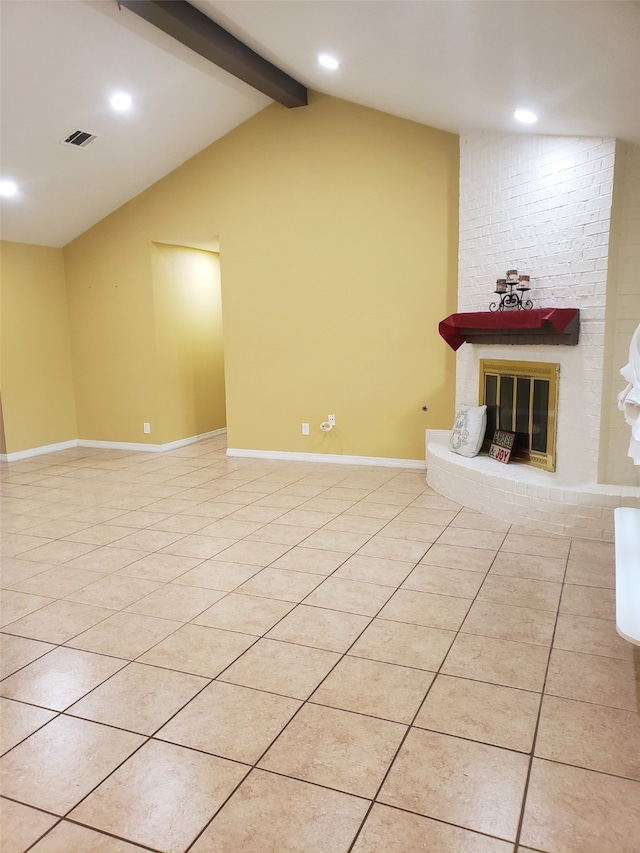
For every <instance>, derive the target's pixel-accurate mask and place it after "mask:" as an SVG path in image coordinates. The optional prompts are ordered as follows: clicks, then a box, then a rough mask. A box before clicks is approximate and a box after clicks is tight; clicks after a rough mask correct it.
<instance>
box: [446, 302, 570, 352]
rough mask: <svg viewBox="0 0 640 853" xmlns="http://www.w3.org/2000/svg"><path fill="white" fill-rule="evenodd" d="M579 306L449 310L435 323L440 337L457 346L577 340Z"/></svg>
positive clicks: (560, 342) (568, 342)
mask: <svg viewBox="0 0 640 853" xmlns="http://www.w3.org/2000/svg"><path fill="white" fill-rule="evenodd" d="M579 329H580V309H578V308H532V309H531V310H530V311H477V312H475V313H468V314H451V315H450V316H449V317H446V318H445V319H444V320H442V321H441V322H440V323H439V325H438V331H439V332H440V335H441V337H443V338H444V339H445V341H446V342H447V343H448V344H449V346H450V347H451V348H452V349H454V350H457V349H458V348H459V347H461V346H462V344H463V343H465V341H466V342H468V343H473V344H565V345H566V344H568V345H574V344H577V343H578V334H579Z"/></svg>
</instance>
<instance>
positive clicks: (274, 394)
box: [64, 95, 458, 459]
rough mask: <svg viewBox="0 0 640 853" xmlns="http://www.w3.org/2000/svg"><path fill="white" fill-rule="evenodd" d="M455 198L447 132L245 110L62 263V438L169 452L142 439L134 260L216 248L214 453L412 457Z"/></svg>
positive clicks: (150, 415)
mask: <svg viewBox="0 0 640 853" xmlns="http://www.w3.org/2000/svg"><path fill="white" fill-rule="evenodd" d="M457 193H458V138H457V137H456V136H454V135H452V134H447V133H444V132H442V131H437V130H433V129H431V128H428V127H424V126H422V125H418V124H415V123H412V122H409V121H405V120H402V119H398V118H395V117H392V116H389V115H386V114H384V113H380V112H376V111H374V110H370V109H367V108H364V107H359V106H356V105H353V104H350V103H347V102H345V101H340V100H336V99H333V98H329V97H327V96H323V95H312V96H311V99H310V105H309V106H308V107H305V108H300V109H296V110H286V109H285V108H283V107H280V106H279V105H276V104H274V105H272V106H270V107H268V108H267V109H265V110H263V111H262V112H261V113H259V114H258V115H257V116H255V117H254V118H252V119H250V120H249V121H248V122H245V123H244V124H243V125H242V126H240V127H239V128H237V129H236V130H234V131H233V132H231V133H229V134H228V135H227V136H225V137H224V138H223V139H221V140H219V141H218V142H216V143H214V144H213V145H212V146H210V147H209V148H207V149H205V151H203V152H201V153H200V154H198V155H197V156H196V157H194V158H193V159H191V160H190V161H188V162H187V163H185V164H184V165H183V166H182V167H180V168H179V169H177V170H176V171H174V172H173V173H171V174H170V175H168V176H167V177H166V178H164V179H163V180H161V181H160V182H158V183H157V184H155V185H154V186H153V187H151V188H150V189H148V190H147V191H145V192H144V193H142V194H141V195H140V196H138V197H137V198H135V199H133V200H132V201H131V202H129V203H128V204H126V205H125V206H123V207H122V208H120V210H118V211H116V212H115V213H113V214H112V215H111V216H109V217H107V218H106V219H105V220H103V221H102V222H101V223H99V224H98V225H96V226H95V227H94V228H92V229H90V230H89V231H88V232H86V233H85V234H84V235H82V236H81V237H79V238H77V239H76V240H75V241H73V242H72V243H70V244H69V245H68V246H66V247H65V250H64V253H65V260H66V267H67V283H68V292H69V304H70V317H71V327H72V341H73V355H74V365H75V368H76V373H75V375H76V382H77V405H78V424H79V434H80V437H81V438H93V439H98V438H100V439H108V440H113V441H144V440H148V441H151V442H153V443H157V442H158V441H165V440H169V439H168V435H169V433H168V434H167V438H166V439H165V436H164V435H161V436H160V437H158V436H157V435H153V434H152V435H150V436H148V437H143V435H142V422H143V421H150V422H152V423H153V422H161V421H162V412H163V406H165V405H166V404H165V403H163V391H162V384H163V381H164V380H163V378H162V374H163V369H162V368H161V366H160V365H159V362H158V360H157V358H156V357H155V348H154V341H153V338H154V328H153V326H154V322H153V317H154V315H153V307H152V301H153V297H152V294H153V289H154V287H153V272H152V266H153V265H152V263H151V257H152V252H151V248H150V247H151V243H152V242H153V241H158V242H167V243H171V242H181V241H180V240H177V239H176V235H182V234H190V235H194V236H198V235H200V236H203V237H204V236H209V237H211V236H215V235H218V236H219V238H220V252H221V253H220V263H221V275H222V301H223V316H224V347H225V374H226V394H227V417H228V430H229V446H230V447H237V448H257V449H267V450H284V451H299V452H321V453H343V454H356V455H363V456H384V457H397V458H413V459H420V458H424V450H423V445H424V429H425V427H427V426H428V427H431V428H446V427H448V426H449V425H450V421H451V416H452V410H453V396H454V357H453V355H452V353H451V351H450V350H449V349H448V347H447V346H446V345H445V344H444V342H443V341H442V340H441V339H440V337H439V336H438V333H437V324H438V321H439V320H441V319H442V318H443V317H444V316H446V315H447V314H449V313H451V312H452V311H453V310H455V304H456V261H457V210H458V195H457ZM423 404H426V405H428V406H429V409H430V410H429V413H428V414H427V415H425V414H424V413H423V412H422V411H421V406H422V405H423ZM329 412H331V413H334V414H335V415H336V418H337V427H336V429H335V430H334V431H333V432H331V433H329V434H325V433H322V432H320V430H319V427H318V425H319V423H320V421H322V420H324V419H325V418H326V415H327V414H328V413H329ZM302 421H308V422H310V423H311V426H312V430H311V432H312V434H311V435H310V436H308V437H305V436H302V435H301V430H300V424H301V422H302ZM185 428H186V425H185ZM171 430H172V431H171V439H173V438H174V437H182V436H178V435H177V434H176V433H175V432H174V431H173V427H172V428H171Z"/></svg>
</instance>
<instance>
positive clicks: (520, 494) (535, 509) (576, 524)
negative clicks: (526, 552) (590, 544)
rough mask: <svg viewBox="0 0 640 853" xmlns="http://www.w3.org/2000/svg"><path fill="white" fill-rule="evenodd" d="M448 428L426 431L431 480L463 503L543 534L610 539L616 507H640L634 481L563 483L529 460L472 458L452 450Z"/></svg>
mask: <svg viewBox="0 0 640 853" xmlns="http://www.w3.org/2000/svg"><path fill="white" fill-rule="evenodd" d="M449 436H450V433H449V432H448V431H447V430H427V431H426V445H427V481H428V483H429V485H430V486H431V487H432V488H433V489H435V490H436V491H437V492H438V493H439V494H441V495H444V496H445V497H448V498H451V500H454V501H458V502H459V503H462V504H464V506H467V507H470V508H471V509H475V510H477V511H478V512H484V513H485V514H486V515H491V516H494V517H495V518H500V519H502V521H508V522H510V523H512V524H522V525H524V526H525V527H534V528H535V529H536V530H538V531H540V532H541V533H551V534H559V535H565V536H575V537H578V538H584V539H602V540H605V541H611V540H612V539H613V534H614V524H613V510H614V509H615V507H617V506H630V507H635V508H636V509H640V492H639V491H638V489H636V488H633V487H629V486H626V487H625V486H606V485H597V484H593V485H590V486H585V485H577V486H576V485H574V486H571V485H568V484H566V483H564V484H562V485H560V486H558V485H556V483H557V482H558V481H557V480H556V479H554V475H553V474H551V473H548V472H547V471H539V470H536V469H534V468H529V467H527V466H526V465H503V464H501V463H500V462H496V461H495V459H489V457H488V456H475V457H474V458H473V459H467V458H466V457H464V456H457V455H456V454H455V453H451V451H450V450H449V449H448V445H449Z"/></svg>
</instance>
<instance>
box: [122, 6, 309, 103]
mask: <svg viewBox="0 0 640 853" xmlns="http://www.w3.org/2000/svg"><path fill="white" fill-rule="evenodd" d="M119 3H120V5H121V6H125V7H126V8H127V9H130V10H131V11H132V12H135V13H136V15H139V16H140V17H141V18H144V20H145V21H149V23H151V24H153V25H154V26H156V27H158V29H160V30H162V31H163V32H165V33H167V34H168V35H170V36H171V37H172V38H174V39H177V41H179V42H181V43H182V44H184V45H186V47H188V48H191V50H194V51H195V52H196V53H199V54H200V56H203V57H204V58H205V59H208V60H209V62H213V64H214V65H217V66H218V67H219V68H223V69H224V70H225V71H228V72H229V73H230V74H233V76H234V77H237V78H238V79H239V80H243V81H244V82H245V83H248V84H249V85H250V86H253V88H254V89H257V90H258V91H259V92H262V93H263V94H265V95H267V96H268V97H270V98H273V100H274V101H278V103H280V104H283V105H284V106H285V107H303V106H306V104H307V89H306V87H305V86H303V85H302V84H301V83H298V81H297V80H294V79H293V77H290V76H289V75H288V74H286V73H285V72H284V71H282V70H281V69H280V68H277V67H276V66H275V65H272V64H271V62H269V61H268V60H267V59H265V58H264V57H262V56H260V55H259V54H258V53H256V52H255V51H253V50H251V48H250V47H247V45H246V44H244V43H243V42H241V41H240V40H239V39H237V38H236V37H235V36H232V35H231V33H229V32H227V30H225V29H223V27H221V26H220V25H219V24H216V23H215V22H214V21H212V20H211V18H208V17H207V16H206V15H205V14H203V13H202V12H200V11H199V10H198V9H196V8H195V6H192V5H191V4H190V3H187V2H186V0H119Z"/></svg>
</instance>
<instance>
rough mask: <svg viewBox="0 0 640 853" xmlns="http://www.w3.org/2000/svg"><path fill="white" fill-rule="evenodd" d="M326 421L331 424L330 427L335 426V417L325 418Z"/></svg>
mask: <svg viewBox="0 0 640 853" xmlns="http://www.w3.org/2000/svg"><path fill="white" fill-rule="evenodd" d="M327 420H328V421H329V423H330V424H331V426H335V425H336V416H335V415H329V417H328V418H327Z"/></svg>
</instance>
